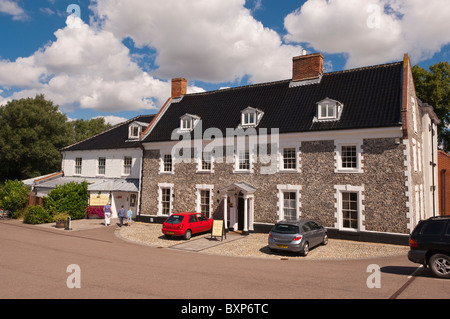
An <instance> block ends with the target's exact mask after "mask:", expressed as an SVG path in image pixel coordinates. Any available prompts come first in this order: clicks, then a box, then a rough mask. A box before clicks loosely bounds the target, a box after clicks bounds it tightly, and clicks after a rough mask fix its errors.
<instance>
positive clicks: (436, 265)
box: [430, 254, 450, 278]
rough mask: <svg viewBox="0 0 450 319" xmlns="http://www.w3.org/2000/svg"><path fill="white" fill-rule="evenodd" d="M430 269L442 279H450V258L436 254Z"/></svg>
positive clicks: (431, 260) (431, 259)
mask: <svg viewBox="0 0 450 319" xmlns="http://www.w3.org/2000/svg"><path fill="white" fill-rule="evenodd" d="M430 268H431V270H432V271H433V273H434V274H435V275H436V276H438V277H440V278H450V256H447V255H443V254H436V255H433V256H431V258H430Z"/></svg>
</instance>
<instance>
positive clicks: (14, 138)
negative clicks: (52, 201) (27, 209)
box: [0, 95, 73, 180]
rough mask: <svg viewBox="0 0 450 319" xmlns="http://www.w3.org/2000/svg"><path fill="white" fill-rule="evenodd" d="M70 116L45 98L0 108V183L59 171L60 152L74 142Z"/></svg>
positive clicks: (38, 96) (17, 101)
mask: <svg viewBox="0 0 450 319" xmlns="http://www.w3.org/2000/svg"><path fill="white" fill-rule="evenodd" d="M72 132H73V128H72V127H71V125H70V124H68V122H67V116H66V115H64V114H63V113H61V112H60V111H59V110H58V106H57V105H54V104H53V102H51V101H47V100H45V98H44V96H43V95H37V96H36V97H35V98H27V99H20V100H13V101H10V102H8V103H7V104H6V105H5V106H4V107H1V108H0V163H2V165H1V166H0V180H6V179H20V180H23V179H27V178H30V177H35V176H39V175H43V174H48V173H52V172H55V171H58V170H60V167H61V155H60V153H59V149H60V148H62V147H64V146H67V145H69V144H70V142H71V141H72V136H73V133H72Z"/></svg>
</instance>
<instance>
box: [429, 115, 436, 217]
mask: <svg viewBox="0 0 450 319" xmlns="http://www.w3.org/2000/svg"><path fill="white" fill-rule="evenodd" d="M430 129H431V163H430V164H431V167H432V171H431V175H432V176H433V186H432V187H433V217H436V181H435V179H434V169H435V167H436V163H435V162H434V135H435V130H434V129H433V123H431V125H430Z"/></svg>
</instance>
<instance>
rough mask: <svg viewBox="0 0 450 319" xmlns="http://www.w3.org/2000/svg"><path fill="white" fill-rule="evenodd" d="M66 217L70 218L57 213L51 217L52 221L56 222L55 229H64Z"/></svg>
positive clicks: (64, 214) (67, 215) (65, 214)
mask: <svg viewBox="0 0 450 319" xmlns="http://www.w3.org/2000/svg"><path fill="white" fill-rule="evenodd" d="M67 217H70V216H69V214H67V213H58V214H56V215H55V216H53V221H54V222H56V228H64V227H66V220H67Z"/></svg>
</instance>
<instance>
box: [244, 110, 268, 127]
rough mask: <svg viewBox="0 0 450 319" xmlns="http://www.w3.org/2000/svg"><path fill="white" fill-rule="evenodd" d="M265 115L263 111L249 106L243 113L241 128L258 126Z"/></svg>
mask: <svg viewBox="0 0 450 319" xmlns="http://www.w3.org/2000/svg"><path fill="white" fill-rule="evenodd" d="M263 114H264V112H262V111H261V110H258V109H255V108H253V107H250V106H249V107H248V108H246V109H245V110H243V111H242V112H241V126H242V127H249V126H257V125H258V124H259V121H260V120H261V118H262V116H263Z"/></svg>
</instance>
